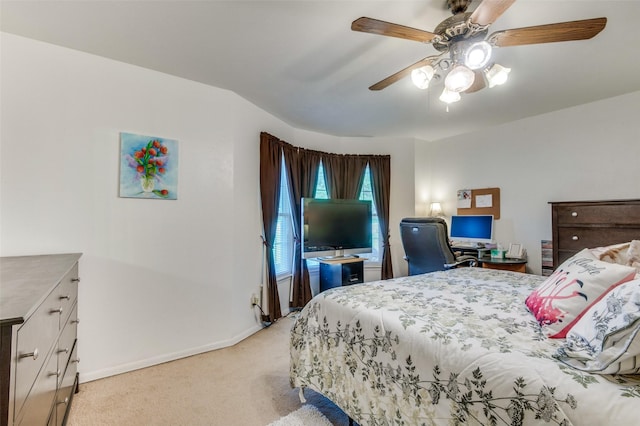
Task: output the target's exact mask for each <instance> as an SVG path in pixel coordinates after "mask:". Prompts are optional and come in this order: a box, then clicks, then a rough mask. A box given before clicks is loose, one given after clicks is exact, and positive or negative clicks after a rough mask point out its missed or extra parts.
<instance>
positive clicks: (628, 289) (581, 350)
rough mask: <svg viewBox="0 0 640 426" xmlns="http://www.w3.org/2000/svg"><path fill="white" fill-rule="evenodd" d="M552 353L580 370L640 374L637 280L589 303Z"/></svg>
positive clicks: (639, 312)
mask: <svg viewBox="0 0 640 426" xmlns="http://www.w3.org/2000/svg"><path fill="white" fill-rule="evenodd" d="M555 356H556V358H558V359H559V360H560V361H562V362H564V363H565V364H567V365H569V366H571V367H574V368H576V369H578V370H582V371H588V372H592V373H599V374H638V373H640V280H633V281H628V282H626V283H624V284H622V285H620V286H619V287H617V288H615V289H613V290H612V291H611V292H609V293H607V294H606V295H605V297H603V298H602V299H601V300H600V301H599V302H597V303H596V304H594V305H593V306H591V307H590V308H589V309H588V310H587V312H586V313H585V314H584V315H583V316H582V318H581V319H580V320H579V321H578V322H577V323H576V325H575V326H573V328H571V330H569V333H568V334H567V340H566V341H565V344H564V345H563V346H562V347H561V348H560V349H558V352H557V353H556V355H555Z"/></svg>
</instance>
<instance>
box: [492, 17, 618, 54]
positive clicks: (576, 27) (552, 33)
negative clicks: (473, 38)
mask: <svg viewBox="0 0 640 426" xmlns="http://www.w3.org/2000/svg"><path fill="white" fill-rule="evenodd" d="M606 24H607V18H593V19H584V20H581V21H569V22H559V23H556V24H547V25H538V26H535V27H525V28H515V29H511V30H504V31H496V32H495V33H493V34H491V35H490V36H489V37H488V38H487V40H489V42H490V43H491V44H493V45H494V46H498V47H506V46H522V45H525V44H537V43H554V42H558V41H573V40H587V39H590V38H592V37H594V36H595V35H596V34H598V33H599V32H600V31H602V30H603V29H604V27H605V25H606Z"/></svg>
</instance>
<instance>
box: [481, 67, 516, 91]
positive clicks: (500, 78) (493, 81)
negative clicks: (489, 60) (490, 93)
mask: <svg viewBox="0 0 640 426" xmlns="http://www.w3.org/2000/svg"><path fill="white" fill-rule="evenodd" d="M510 72H511V68H506V67H503V66H502V65H500V64H493V65H491V66H490V67H488V68H486V69H485V70H484V75H485V77H487V82H488V83H489V87H490V88H491V87H494V86H499V85H501V84H504V83H506V81H507V79H508V78H509V73H510Z"/></svg>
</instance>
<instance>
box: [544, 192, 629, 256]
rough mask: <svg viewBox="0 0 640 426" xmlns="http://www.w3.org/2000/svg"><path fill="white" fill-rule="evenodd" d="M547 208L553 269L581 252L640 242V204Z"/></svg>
mask: <svg viewBox="0 0 640 426" xmlns="http://www.w3.org/2000/svg"><path fill="white" fill-rule="evenodd" d="M549 204H551V226H552V233H553V268H554V269H555V268H557V267H558V266H559V265H560V264H561V263H562V262H564V261H565V260H567V259H568V258H569V257H571V256H573V255H574V254H575V253H577V252H579V251H580V250H582V249H584V248H595V247H602V246H608V245H611V244H617V243H625V242H628V241H631V240H640V200H609V201H566V202H551V203H549Z"/></svg>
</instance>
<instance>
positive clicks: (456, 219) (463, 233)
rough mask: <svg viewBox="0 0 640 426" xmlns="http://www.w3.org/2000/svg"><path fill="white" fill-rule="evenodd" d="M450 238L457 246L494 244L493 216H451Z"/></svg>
mask: <svg viewBox="0 0 640 426" xmlns="http://www.w3.org/2000/svg"><path fill="white" fill-rule="evenodd" d="M449 234H450V237H451V240H452V241H453V242H454V244H456V245H462V246H464V245H478V243H483V244H486V243H491V242H493V215H461V216H451V226H450V232H449Z"/></svg>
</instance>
